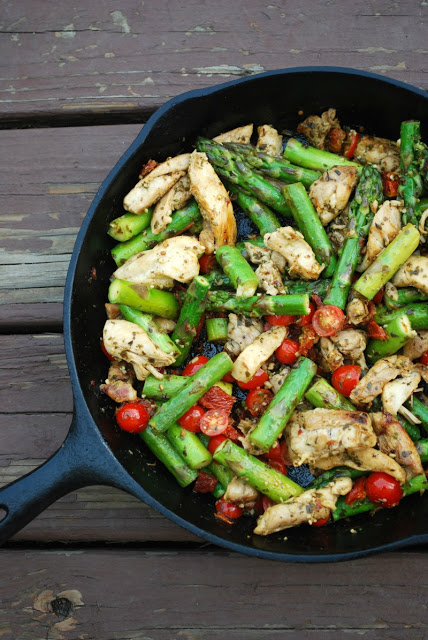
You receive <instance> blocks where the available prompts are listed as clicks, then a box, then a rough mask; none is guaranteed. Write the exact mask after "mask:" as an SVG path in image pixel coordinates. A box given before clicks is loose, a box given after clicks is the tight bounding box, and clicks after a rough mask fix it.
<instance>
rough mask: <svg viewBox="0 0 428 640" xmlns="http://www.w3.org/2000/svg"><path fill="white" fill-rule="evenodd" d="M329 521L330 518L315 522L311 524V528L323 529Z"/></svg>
mask: <svg viewBox="0 0 428 640" xmlns="http://www.w3.org/2000/svg"><path fill="white" fill-rule="evenodd" d="M329 520H330V516H327V518H321V520H315V521H314V522H311V527H323V526H324V525H325V524H327V522H328V521H329Z"/></svg>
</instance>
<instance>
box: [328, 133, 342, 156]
mask: <svg viewBox="0 0 428 640" xmlns="http://www.w3.org/2000/svg"><path fill="white" fill-rule="evenodd" d="M345 138H346V133H345V131H344V130H343V129H340V128H339V127H333V129H330V131H329V133H328V136H327V142H328V150H329V151H331V152H332V153H340V152H341V150H342V144H343V143H344V141H345Z"/></svg>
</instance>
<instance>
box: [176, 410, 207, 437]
mask: <svg viewBox="0 0 428 640" xmlns="http://www.w3.org/2000/svg"><path fill="white" fill-rule="evenodd" d="M204 415H205V411H204V410H203V409H202V407H200V406H199V405H198V404H194V405H193V407H190V409H189V410H188V411H186V413H183V415H182V416H181V418H179V420H177V422H178V424H179V425H180V427H183V429H186V431H191V432H192V433H199V431H200V430H201V428H200V422H201V418H202V417H203V416H204Z"/></svg>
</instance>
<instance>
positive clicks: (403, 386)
mask: <svg viewBox="0 0 428 640" xmlns="http://www.w3.org/2000/svg"><path fill="white" fill-rule="evenodd" d="M420 381H421V374H420V373H419V372H418V371H408V372H406V373H403V374H401V375H400V376H399V377H398V378H396V379H395V380H392V381H391V382H387V383H386V384H385V385H384V387H383V389H382V405H383V410H384V411H385V412H386V413H390V414H391V415H392V416H396V415H397V413H398V411H399V409H400V407H401V405H403V404H404V403H405V402H406V400H408V399H409V398H410V396H411V395H412V393H413V392H414V391H416V389H417V388H418V386H419V383H420Z"/></svg>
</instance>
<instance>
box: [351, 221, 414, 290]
mask: <svg viewBox="0 0 428 640" xmlns="http://www.w3.org/2000/svg"><path fill="white" fill-rule="evenodd" d="M420 237H421V236H420V233H419V231H418V230H417V228H416V227H415V226H414V225H412V224H407V225H406V226H405V227H403V229H401V231H400V233H399V234H398V235H397V236H396V237H395V238H394V240H393V241H392V242H391V243H390V244H389V245H388V246H387V247H386V248H385V249H384V250H383V251H382V252H381V253H380V254H379V255H378V256H377V258H376V259H375V261H374V262H372V264H371V265H370V266H369V268H368V269H366V271H364V273H363V275H362V276H361V277H360V278H359V279H358V280H357V282H356V283H355V284H354V289H355V291H358V293H360V294H361V295H362V296H364V297H365V298H367V299H368V300H371V299H372V298H374V296H375V295H376V294H377V292H378V291H379V289H381V288H382V287H383V286H384V284H386V283H387V282H388V281H389V280H391V278H392V277H393V275H394V274H395V273H396V272H397V271H398V269H399V268H400V267H401V265H403V264H404V263H405V262H406V260H407V259H408V258H410V256H411V255H412V253H413V252H414V251H415V249H417V247H418V245H419V241H420Z"/></svg>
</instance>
